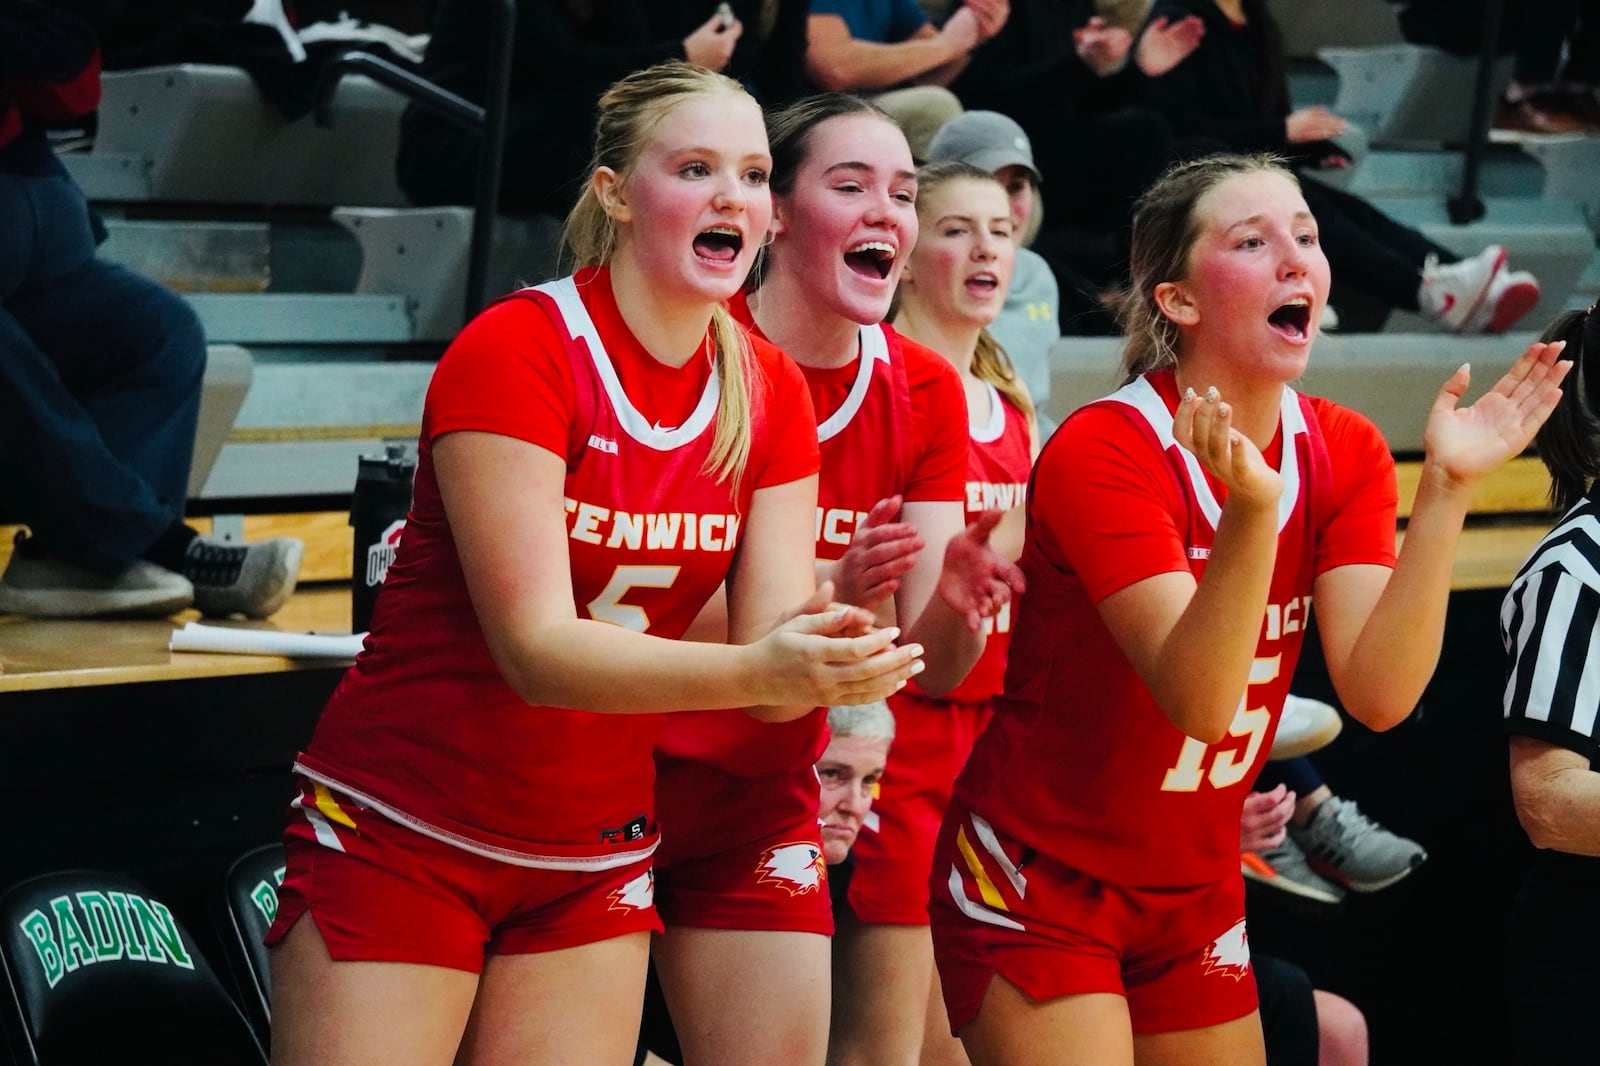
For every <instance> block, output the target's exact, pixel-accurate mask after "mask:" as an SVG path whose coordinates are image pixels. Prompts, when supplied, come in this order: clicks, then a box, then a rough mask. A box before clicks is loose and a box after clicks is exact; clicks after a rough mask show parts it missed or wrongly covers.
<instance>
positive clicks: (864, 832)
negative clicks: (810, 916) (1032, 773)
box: [850, 691, 990, 925]
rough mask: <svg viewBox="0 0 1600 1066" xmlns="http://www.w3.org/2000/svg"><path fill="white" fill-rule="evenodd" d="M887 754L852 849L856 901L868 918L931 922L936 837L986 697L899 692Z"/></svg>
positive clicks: (983, 717)
mask: <svg viewBox="0 0 1600 1066" xmlns="http://www.w3.org/2000/svg"><path fill="white" fill-rule="evenodd" d="M889 706H890V707H891V708H893V709H894V743H893V744H892V745H891V746H890V748H889V762H888V765H887V766H886V767H885V769H884V773H883V779H882V781H881V782H880V784H879V787H878V798H877V799H876V800H874V801H873V804H872V810H871V812H870V813H869V814H868V816H867V818H866V821H865V824H863V826H862V828H861V833H860V835H859V836H857V837H856V843H855V847H854V848H853V849H852V850H853V852H854V854H855V858H856V869H855V873H854V875H852V877H851V879H850V909H851V910H852V911H853V912H854V913H855V916H856V917H857V918H858V919H860V920H861V921H863V922H876V923H879V924H882V925H927V924H928V873H929V871H930V870H932V868H933V844H934V841H935V840H936V839H937V838H938V836H939V824H940V822H942V821H943V820H944V812H945V808H946V807H948V806H949V805H950V794H951V792H952V791H953V790H954V789H955V782H956V777H957V776H958V775H959V774H960V773H961V768H962V767H963V766H965V765H966V764H967V756H968V755H970V754H971V753H972V745H973V743H974V742H976V741H977V739H978V734H980V733H982V732H983V727H984V726H986V725H988V724H989V715H990V708H989V704H988V702H987V701H985V702H983V703H957V702H953V701H946V700H936V699H931V698H929V697H927V696H922V695H917V694H910V693H907V692H904V691H902V692H900V693H898V694H896V695H895V696H893V697H891V698H890V700H889Z"/></svg>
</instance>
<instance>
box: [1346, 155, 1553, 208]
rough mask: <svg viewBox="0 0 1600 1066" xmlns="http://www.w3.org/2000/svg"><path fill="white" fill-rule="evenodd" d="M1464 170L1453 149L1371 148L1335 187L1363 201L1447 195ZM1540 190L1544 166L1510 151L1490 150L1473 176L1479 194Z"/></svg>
mask: <svg viewBox="0 0 1600 1066" xmlns="http://www.w3.org/2000/svg"><path fill="white" fill-rule="evenodd" d="M1465 166H1466V159H1465V156H1464V155H1463V153H1461V152H1459V151H1447V150H1443V149H1434V150H1420V149H1419V150H1406V149H1396V148H1387V149H1373V150H1371V151H1369V152H1368V153H1367V155H1366V157H1365V158H1364V159H1362V160H1361V165H1360V166H1359V167H1357V168H1356V171H1355V173H1354V174H1353V175H1351V178H1350V180H1349V181H1348V182H1345V183H1344V184H1343V185H1341V188H1343V189H1345V191H1347V192H1350V193H1353V194H1355V195H1357V196H1364V197H1374V196H1387V197H1402V196H1424V197H1437V198H1444V197H1450V196H1455V195H1456V194H1457V193H1459V192H1460V189H1461V176H1462V171H1463V169H1464V168H1465ZM1324 173H1327V172H1321V173H1319V174H1318V177H1319V178H1320V177H1322V176H1323V174H1324ZM1330 176H1331V175H1330ZM1544 187H1545V172H1544V168H1543V167H1541V166H1540V165H1539V163H1538V161H1537V160H1535V159H1533V158H1532V157H1531V156H1529V155H1527V154H1526V153H1523V152H1521V151H1518V150H1515V149H1512V150H1494V151H1491V152H1490V153H1488V154H1487V155H1486V156H1485V157H1484V159H1483V162H1482V166H1481V168H1480V170H1479V172H1478V188H1479V191H1480V193H1481V194H1482V195H1484V196H1492V197H1518V196H1528V197H1537V196H1539V195H1540V194H1541V193H1542V192H1543V191H1544Z"/></svg>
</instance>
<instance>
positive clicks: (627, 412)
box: [529, 277, 722, 452]
mask: <svg viewBox="0 0 1600 1066" xmlns="http://www.w3.org/2000/svg"><path fill="white" fill-rule="evenodd" d="M529 288H530V291H533V292H542V293H544V294H545V295H546V296H548V297H550V298H551V299H552V300H554V301H555V303H556V307H557V308H559V309H560V311H561V317H562V319H563V320H565V322H566V326H567V331H568V332H569V333H571V334H572V336H574V337H577V338H581V339H582V340H584V341H585V342H587V343H588V345H589V358H590V359H592V360H593V361H594V368H595V372H596V373H598V374H599V375H600V384H601V386H602V387H603V388H604V389H605V390H606V396H607V398H609V399H610V401H611V409H612V410H613V411H615V412H616V414H617V421H618V422H620V423H621V424H622V428H623V431H624V432H626V433H627V434H628V436H630V437H632V438H633V439H634V440H636V441H638V442H639V443H640V444H643V445H644V446H645V447H647V448H654V449H655V450H656V451H658V452H670V451H672V450H673V449H675V448H681V447H683V446H684V445H685V444H689V443H691V442H693V441H695V440H698V439H699V437H700V435H701V434H702V433H704V432H705V431H706V427H707V426H709V425H711V420H712V419H713V418H715V417H716V416H717V401H718V400H719V399H720V397H721V392H722V384H721V381H720V380H719V378H718V377H717V375H716V373H715V372H713V373H712V375H711V377H710V378H709V379H708V380H707V381H706V387H705V391H704V392H702V393H701V394H700V402H699V403H698V404H696V405H695V409H694V412H693V413H692V414H690V415H689V418H688V420H687V421H685V422H684V423H683V425H681V426H678V427H677V428H676V429H663V428H661V427H659V426H653V425H651V424H650V420H649V419H647V418H645V416H644V415H642V414H640V413H639V409H638V408H637V407H635V406H633V402H632V401H631V400H629V399H628V394H627V393H626V392H624V391H623V389H622V382H621V381H620V380H618V378H617V368H616V367H614V366H612V365H611V356H610V355H609V354H608V353H607V352H606V348H605V345H604V344H602V343H601V341H600V333H599V331H598V330H597V329H595V325H594V319H592V318H590V317H589V309H588V308H587V307H584V306H583V299H582V298H581V297H579V295H578V285H577V282H576V281H574V280H573V279H572V278H571V277H565V278H559V279H557V280H556V281H548V282H545V283H544V284H543V285H533V286H530V287H529Z"/></svg>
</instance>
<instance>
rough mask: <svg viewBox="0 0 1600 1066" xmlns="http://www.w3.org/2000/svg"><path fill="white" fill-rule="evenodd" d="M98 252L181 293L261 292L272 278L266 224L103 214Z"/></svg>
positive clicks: (105, 257) (102, 256)
mask: <svg viewBox="0 0 1600 1066" xmlns="http://www.w3.org/2000/svg"><path fill="white" fill-rule="evenodd" d="M105 224H106V240H105V243H103V244H101V245H100V250H99V255H100V257H101V258H103V259H107V260H109V261H111V262H113V263H120V264H121V265H122V266H125V267H127V268H128V269H129V270H132V271H134V272H135V273H138V274H142V275H144V276H145V277H147V278H153V279H155V280H156V281H159V282H161V283H162V284H163V285H167V286H169V287H171V288H174V289H177V290H178V291H179V292H260V291H262V290H264V289H266V288H267V285H268V284H269V282H270V281H271V267H270V246H271V235H270V228H269V227H268V225H267V224H266V223H265V222H225V221H212V220H193V221H181V222H169V221H145V220H129V219H121V218H107V219H106V220H105Z"/></svg>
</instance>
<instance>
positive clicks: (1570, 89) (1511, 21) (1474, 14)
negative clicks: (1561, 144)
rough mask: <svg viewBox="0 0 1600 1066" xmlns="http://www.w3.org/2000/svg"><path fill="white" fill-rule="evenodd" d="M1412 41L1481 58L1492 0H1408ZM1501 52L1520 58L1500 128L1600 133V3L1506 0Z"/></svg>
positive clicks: (1406, 28) (1407, 30) (1403, 15)
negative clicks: (1599, 91)
mask: <svg viewBox="0 0 1600 1066" xmlns="http://www.w3.org/2000/svg"><path fill="white" fill-rule="evenodd" d="M1402 2H1404V3H1405V8H1404V10H1402V11H1401V12H1400V30H1401V32H1402V33H1403V34H1405V37H1406V40H1408V41H1412V42H1415V43H1417V44H1426V45H1433V46H1436V47H1438V48H1443V49H1445V50H1447V51H1450V52H1456V53H1458V54H1465V55H1476V54H1477V53H1478V51H1479V49H1480V40H1481V38H1482V36H1483V12H1484V7H1485V5H1486V4H1487V3H1488V0H1402ZM1500 18H1501V21H1500V40H1499V42H1498V48H1499V50H1500V51H1501V52H1510V53H1512V54H1513V55H1514V56H1516V63H1515V66H1514V67H1513V68H1512V75H1511V81H1510V83H1509V84H1508V85H1507V86H1506V88H1505V92H1504V94H1503V95H1502V96H1501V97H1500V101H1499V106H1498V107H1497V108H1496V109H1495V115H1494V125H1495V128H1497V129H1501V130H1507V131H1510V132H1514V133H1593V132H1596V131H1600V103H1597V102H1596V100H1595V86H1596V85H1597V84H1600V3H1596V2H1595V0H1502V13H1501V17H1500Z"/></svg>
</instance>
